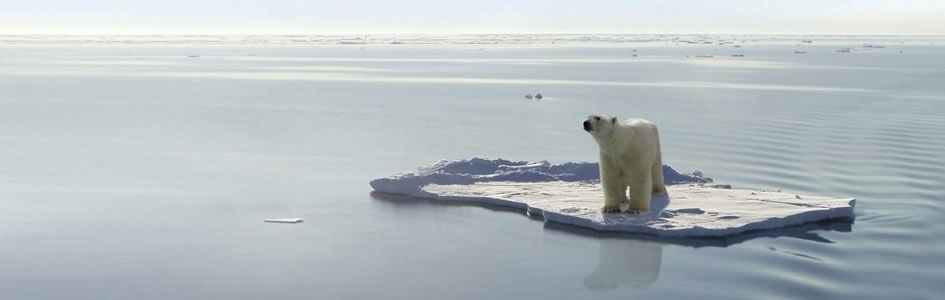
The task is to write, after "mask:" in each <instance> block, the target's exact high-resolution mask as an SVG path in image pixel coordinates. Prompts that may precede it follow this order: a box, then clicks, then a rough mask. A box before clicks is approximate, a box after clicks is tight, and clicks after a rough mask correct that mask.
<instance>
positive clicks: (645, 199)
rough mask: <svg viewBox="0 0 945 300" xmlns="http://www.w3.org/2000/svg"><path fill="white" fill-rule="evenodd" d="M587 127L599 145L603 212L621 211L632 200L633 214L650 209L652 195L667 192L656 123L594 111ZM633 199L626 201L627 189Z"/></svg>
mask: <svg viewBox="0 0 945 300" xmlns="http://www.w3.org/2000/svg"><path fill="white" fill-rule="evenodd" d="M584 130H585V131H587V132H588V133H590V134H591V136H593V137H594V140H595V141H597V145H598V146H600V182H601V185H602V186H603V188H604V208H603V211H604V213H619V212H620V204H623V203H627V202H629V204H630V209H629V210H628V211H627V212H628V213H631V214H640V213H646V212H647V211H649V210H650V196H651V195H653V194H666V185H665V184H664V183H663V162H662V160H663V158H662V155H661V154H660V137H659V133H658V132H657V130H656V125H653V123H650V122H649V121H647V120H643V119H629V120H623V121H621V120H617V118H616V117H611V116H608V115H604V114H594V115H590V116H589V117H587V120H585V121H584ZM628 187H629V189H630V199H629V201H628V200H627V188H628Z"/></svg>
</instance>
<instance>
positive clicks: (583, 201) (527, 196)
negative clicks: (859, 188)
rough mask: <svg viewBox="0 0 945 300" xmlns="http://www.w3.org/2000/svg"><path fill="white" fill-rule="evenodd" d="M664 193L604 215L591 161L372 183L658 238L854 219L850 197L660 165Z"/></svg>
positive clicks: (427, 172)
mask: <svg viewBox="0 0 945 300" xmlns="http://www.w3.org/2000/svg"><path fill="white" fill-rule="evenodd" d="M663 173H664V177H665V181H666V183H667V184H668V185H670V186H669V187H668V189H669V195H670V196H669V197H666V196H654V197H653V202H652V203H651V211H650V212H649V213H646V214H640V215H630V214H603V213H602V212H601V210H600V207H601V205H602V203H603V196H602V192H601V189H600V183H599V171H598V166H597V164H596V163H564V164H551V163H549V162H545V161H542V162H526V161H509V160H503V159H483V158H473V159H469V160H453V161H448V160H443V161H440V162H437V163H435V164H433V165H430V166H426V167H421V168H419V169H418V170H417V171H416V172H412V173H407V174H399V175H394V176H391V177H387V178H380V179H375V180H373V181H371V183H370V184H371V186H372V187H373V188H374V190H376V191H378V192H384V193H391V194H399V195H406V196H410V197H417V198H425V199H431V200H434V201H446V202H467V203H480V204H486V205H496V206H503V207H510V208H515V209H521V210H523V211H526V212H527V213H528V215H530V216H533V217H540V218H543V219H544V220H545V221H546V222H553V223H560V224H569V225H574V226H578V227H583V228H587V229H592V230H596V231H605V232H633V233H645V234H652V235H656V236H663V237H715V236H727V235H733V234H739V233H743V232H746V231H752V230H764V229H774V228H782V227H785V226H790V225H797V224H802V223H807V222H814V221H820V220H829V219H851V220H852V219H853V218H854V214H853V207H854V204H855V200H854V199H852V198H842V197H821V196H809V195H798V194H795V193H788V192H781V191H777V192H775V191H760V190H746V189H731V188H730V187H728V186H725V185H712V184H711V183H712V179H711V178H708V177H704V176H703V175H702V174H701V173H700V172H698V171H697V172H693V173H691V174H685V173H679V172H677V171H676V170H674V169H673V168H671V167H670V166H663Z"/></svg>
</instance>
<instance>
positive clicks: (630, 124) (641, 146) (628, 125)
mask: <svg viewBox="0 0 945 300" xmlns="http://www.w3.org/2000/svg"><path fill="white" fill-rule="evenodd" d="M614 129H616V130H615V132H614V134H615V135H616V136H615V138H616V141H617V143H618V144H623V145H621V146H620V148H621V149H627V150H631V152H642V153H648V154H655V155H659V153H660V144H659V143H660V142H659V132H658V130H657V128H656V125H655V124H653V123H652V122H650V121H647V120H644V119H639V118H633V119H626V120H623V121H620V122H619V123H618V124H617V127H616V128H614ZM645 156H650V155H645Z"/></svg>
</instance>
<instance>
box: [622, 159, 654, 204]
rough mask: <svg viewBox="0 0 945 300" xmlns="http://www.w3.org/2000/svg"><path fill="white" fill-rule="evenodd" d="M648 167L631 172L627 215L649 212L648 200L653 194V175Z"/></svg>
mask: <svg viewBox="0 0 945 300" xmlns="http://www.w3.org/2000/svg"><path fill="white" fill-rule="evenodd" d="M651 170H652V169H651V168H650V166H644V167H638V168H637V169H636V170H633V172H634V173H633V176H632V177H631V178H629V183H630V209H628V210H627V213H630V214H642V213H646V212H648V211H649V210H650V198H651V196H652V194H653V175H652V174H651Z"/></svg>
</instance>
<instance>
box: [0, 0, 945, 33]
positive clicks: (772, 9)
mask: <svg viewBox="0 0 945 300" xmlns="http://www.w3.org/2000/svg"><path fill="white" fill-rule="evenodd" d="M36 33H49V34H52V33H66V34H149V33H161V34H221V33H222V34H266V33H274V34H276V33H286V34H296V33H297V34H315V33H786V34H804V33H825V34H945V0H899V1H896V0H886V1H875V0H831V1H808V0H728V1H709V0H689V1H684V0H677V1H672V0H665V1H657V0H625V1H617V0H577V1H575V0H560V1H559V0H479V1H473V0H469V1H450V0H415V1H411V0H402V1H392V0H391V1H380V0H315V1H302V0H231V1H223V0H163V1H146V0H139V1H130V0H48V1H42V0H35V1H33V0H0V34H36Z"/></svg>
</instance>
